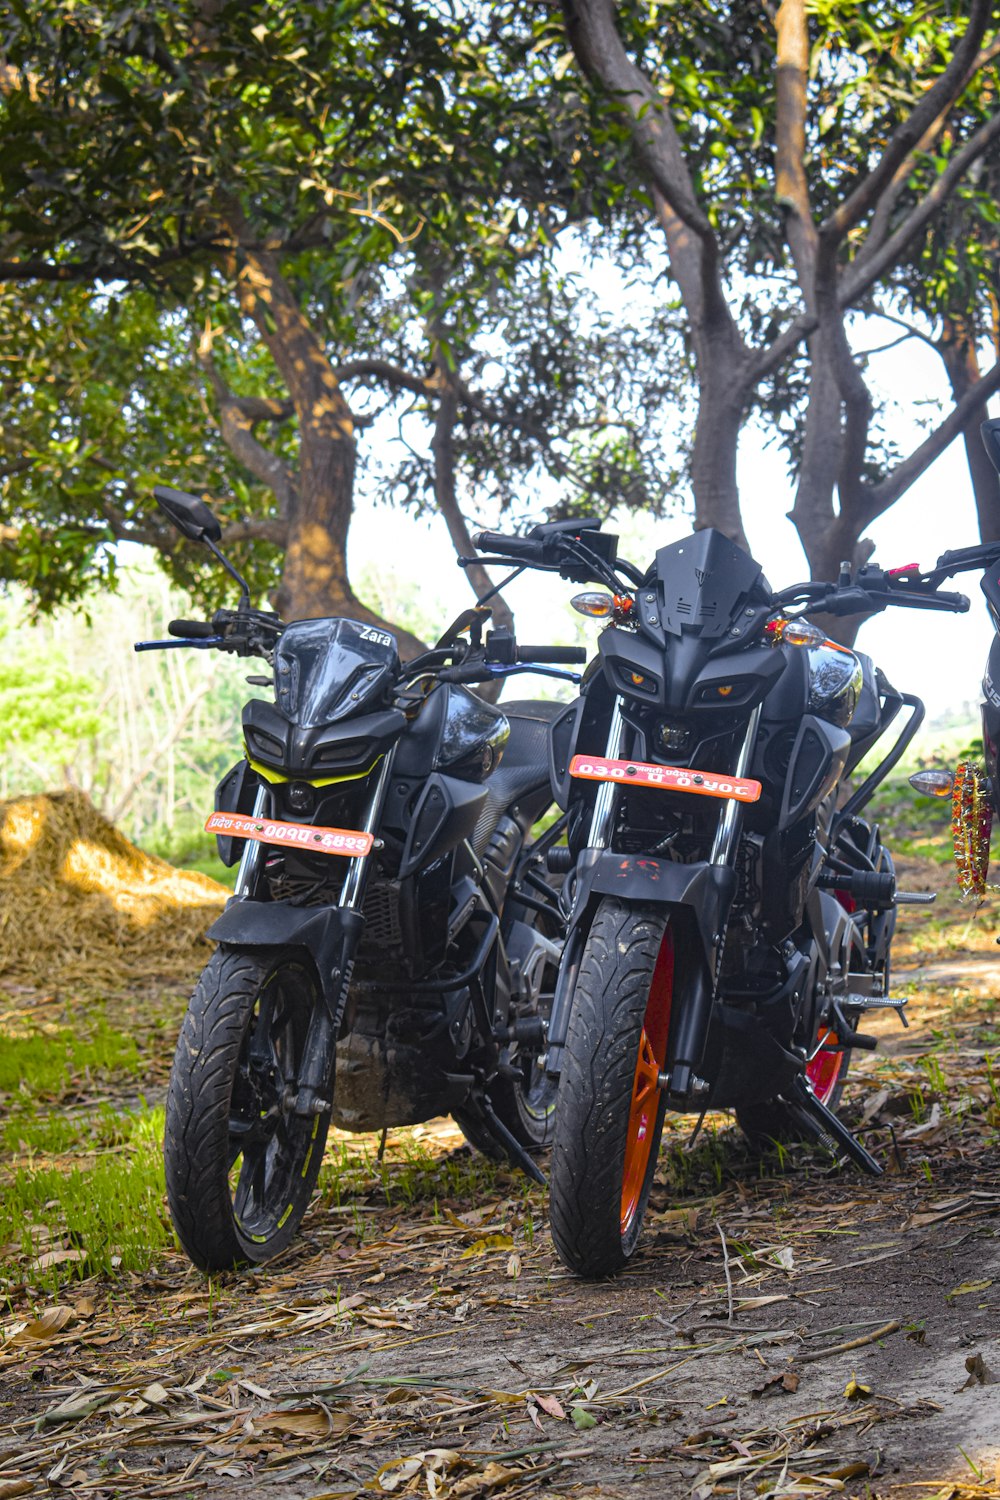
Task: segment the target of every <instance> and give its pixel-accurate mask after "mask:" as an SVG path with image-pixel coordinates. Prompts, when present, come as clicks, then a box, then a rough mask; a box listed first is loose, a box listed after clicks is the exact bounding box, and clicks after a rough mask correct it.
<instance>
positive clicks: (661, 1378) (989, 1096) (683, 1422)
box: [0, 939, 1000, 1500]
mask: <svg viewBox="0 0 1000 1500" xmlns="http://www.w3.org/2000/svg"><path fill="white" fill-rule="evenodd" d="M990 945H991V946H992V939H991V943H990ZM995 952H996V950H995V948H994V949H993V953H994V954H995ZM906 957H907V962H908V966H909V967H908V969H907V964H906V963H904V965H903V967H902V969H901V971H900V973H899V974H898V980H899V982H900V983H905V984H907V985H908V986H909V987H910V989H911V991H912V1005H911V1009H912V1011H913V1024H912V1025H911V1028H910V1030H909V1031H907V1032H902V1031H901V1030H900V1029H899V1026H898V1022H897V1021H896V1020H895V1018H894V1017H893V1016H882V1017H880V1018H879V1019H878V1020H877V1021H876V1022H874V1023H873V1024H872V1027H871V1029H874V1030H879V1031H881V1033H882V1034H883V1036H884V1038H885V1043H886V1047H885V1050H884V1053H883V1055H880V1056H875V1057H872V1056H867V1057H865V1058H864V1060H863V1062H862V1063H861V1065H860V1066H859V1067H858V1070H857V1076H856V1078H855V1080H854V1082H853V1085H852V1090H851V1100H852V1102H851V1105H850V1110H851V1114H852V1117H853V1119H854V1120H855V1122H856V1123H857V1122H861V1121H863V1122H864V1125H865V1138H866V1142H867V1144H868V1146H869V1148H870V1149H872V1150H873V1151H874V1152H875V1154H876V1155H877V1156H878V1157H879V1159H880V1160H882V1161H884V1162H885V1164H886V1166H887V1173H886V1175H885V1176H884V1177H883V1178H881V1179H879V1180H877V1181H872V1180H870V1179H865V1178H862V1177H860V1176H859V1175H858V1174H856V1173H855V1172H853V1171H852V1170H850V1169H846V1170H843V1171H839V1170H837V1169H836V1168H834V1167H832V1166H831V1164H830V1162H829V1160H828V1159H827V1158H825V1157H824V1156H823V1155H822V1154H819V1153H809V1152H807V1151H805V1150H804V1149H799V1148H796V1150H795V1152H794V1154H792V1155H791V1156H788V1157H786V1159H785V1161H784V1163H779V1162H775V1161H773V1160H772V1161H770V1162H768V1163H766V1164H762V1163H761V1162H759V1161H757V1160H755V1159H754V1158H752V1157H751V1156H750V1155H749V1154H748V1152H747V1150H746V1148H745V1147H744V1146H743V1144H742V1143H741V1139H740V1137H739V1136H738V1134H737V1132H736V1131H735V1129H733V1128H732V1127H731V1126H730V1124H729V1122H728V1120H727V1119H726V1118H725V1117H722V1116H720V1117H719V1119H718V1120H717V1121H716V1122H714V1124H713V1123H712V1122H709V1129H708V1130H707V1131H706V1133H704V1134H703V1136H702V1138H701V1139H700V1141H699V1142H697V1143H696V1144H695V1145H694V1147H693V1148H691V1149H686V1148H685V1145H684V1143H685V1141H686V1138H687V1137H686V1131H687V1130H688V1129H689V1128H690V1122H686V1121H680V1122H678V1125H679V1126H683V1127H684V1129H683V1130H681V1129H680V1128H678V1129H677V1130H676V1131H674V1132H673V1133H672V1134H671V1135H670V1136H669V1138H668V1139H667V1144H666V1146H665V1148H664V1151H663V1154H662V1157H661V1169H660V1177H659V1179H658V1185H657V1188H656V1190H655V1193H654V1198H653V1204H652V1212H651V1214H650V1218H649V1223H648V1229H647V1234H646V1236H645V1239H644V1242H643V1246H642V1250H641V1253H640V1254H639V1255H638V1257H637V1259H636V1261H635V1262H634V1264H633V1266H632V1267H631V1268H630V1269H629V1271H628V1272H627V1274H625V1275H623V1276H622V1277H621V1278H619V1279H618V1280H617V1281H614V1282H608V1283H601V1284H597V1285H587V1284H582V1283H580V1282H578V1281H576V1280H574V1279H572V1278H571V1277H570V1276H569V1275H568V1274H567V1273H566V1272H565V1271H564V1270H563V1269H562V1267H561V1265H560V1264H559V1262H558V1261H557V1259H556V1257H555V1255H554V1253H553V1251H552V1249H551V1246H550V1243H549V1239H548V1232H547V1228H546V1225H545V1199H544V1194H543V1193H541V1192H540V1191H538V1190H536V1189H533V1188H531V1187H530V1186H529V1185H528V1184H526V1183H525V1182H524V1180H523V1179H521V1178H519V1177H517V1176H515V1175H512V1174H511V1175H508V1174H507V1173H506V1172H488V1173H483V1172H482V1171H478V1172H477V1169H476V1167H475V1163H474V1162H473V1160H472V1158H471V1157H470V1156H469V1155H468V1153H467V1151H466V1150H465V1149H464V1148H462V1146H461V1137H460V1136H459V1135H458V1134H457V1132H455V1131H454V1129H453V1128H452V1127H451V1126H450V1125H449V1124H447V1123H435V1124H434V1125H432V1126H431V1127H427V1128H425V1129H424V1130H420V1129H418V1130H417V1131H414V1132H399V1134H398V1136H397V1137H393V1138H390V1151H389V1153H388V1156H387V1165H386V1167H385V1168H384V1170H383V1171H382V1172H381V1174H379V1173H378V1171H377V1169H376V1168H375V1167H374V1165H373V1164H371V1163H369V1165H368V1166H367V1167H365V1166H354V1167H351V1168H350V1170H348V1167H347V1166H346V1165H345V1177H344V1182H345V1184H348V1185H349V1184H350V1182H352V1181H353V1182H354V1183H355V1189H354V1190H352V1191H350V1192H347V1191H345V1193H344V1196H343V1198H342V1201H341V1202H340V1204H339V1205H338V1204H337V1203H336V1202H335V1201H333V1202H328V1203H327V1205H326V1206H325V1207H320V1208H315V1209H314V1210H313V1212H312V1213H311V1215H310V1216H309V1218H308V1219H307V1222H306V1232H305V1235H304V1237H303V1240H302V1241H301V1242H300V1244H299V1245H298V1246H297V1247H296V1248H295V1249H294V1250H293V1251H291V1252H289V1254H287V1255H286V1256H285V1257H284V1258H283V1259H282V1260H281V1261H280V1262H277V1263H274V1264H272V1265H271V1266H270V1267H268V1268H267V1269H266V1270H265V1271H263V1272H261V1273H258V1274H256V1275H253V1276H249V1277H246V1278H236V1277H233V1278H224V1279H222V1280H220V1281H219V1282H216V1283H214V1284H213V1285H212V1286H208V1285H207V1284H206V1283H205V1282H204V1281H203V1280H202V1278H201V1277H199V1276H198V1275H197V1274H196V1273H194V1272H193V1271H192V1270H191V1269H190V1268H188V1267H187V1265H186V1262H185V1261H184V1260H183V1259H182V1258H181V1257H180V1256H179V1255H176V1254H173V1253H171V1254H167V1255H165V1256H163V1257H161V1259H160V1260H159V1261H158V1262H157V1268H156V1273H155V1274H147V1275H145V1276H132V1277H122V1278H120V1279H119V1280H118V1281H117V1282H114V1283H112V1282H109V1281H107V1280H99V1279H96V1278H95V1279H93V1280H91V1281H89V1282H84V1283H81V1284H79V1285H78V1286H75V1287H74V1288H73V1289H72V1290H70V1291H67V1292H64V1293H63V1294H62V1296H61V1298H60V1301H59V1302H58V1303H57V1304H55V1305H54V1306H52V1305H49V1306H48V1308H46V1304H45V1303H44V1302H41V1303H39V1302H38V1301H37V1300H36V1299H33V1298H32V1296H31V1293H30V1291H29V1290H28V1289H26V1288H21V1289H20V1290H19V1289H18V1288H13V1289H11V1291H10V1292H9V1294H8V1295H9V1297H10V1299H11V1302H12V1304H13V1308H14V1312H13V1315H12V1316H8V1317H7V1319H6V1322H5V1325H4V1337H5V1342H4V1344H3V1346H2V1349H0V1423H2V1426H0V1500H4V1497H9V1496H14V1495H47V1494H56V1493H62V1494H66V1495H70V1496H80V1497H84V1496H86V1497H92V1500H95V1497H96V1500H101V1497H107V1500H111V1497H116V1496H120V1497H135V1500H140V1497H141V1500H153V1497H158V1496H168V1495H170V1496H173V1495H177V1496H188V1495H192V1496H198V1495H203V1494H204V1495H209V1496H213V1495H227V1496H228V1495H233V1496H235V1495H242V1496H258V1495H260V1496H262V1497H267V1500H279V1497H289V1500H291V1497H295V1500H307V1497H312V1500H319V1497H321V1496H343V1497H348V1496H357V1495H361V1494H366V1495H369V1496H370V1495H372V1494H395V1495H403V1494H405V1495H418V1494H419V1495H421V1496H425V1495H426V1496H429V1497H431V1500H450V1497H454V1500H474V1497H479V1496H483V1497H485V1496H494V1495H496V1496H501V1495H502V1496H505V1497H517V1496H521V1495H524V1496H531V1497H532V1500H534V1497H536V1496H545V1495H572V1496H601V1497H616V1496H620V1497H633V1496H640V1495H642V1496H646V1495H657V1496H666V1497H673V1496H687V1495H694V1496H696V1497H698V1500H706V1497H708V1496H710V1495H732V1496H740V1497H743V1500H751V1497H755V1500H759V1497H763V1496H774V1497H778V1496H791V1495H821V1494H822V1495H826V1494H831V1493H847V1494H851V1495H858V1496H867V1497H881V1500H888V1497H894V1500H902V1497H903V1496H909V1497H914V1496H921V1495H927V1496H933V1497H935V1500H957V1497H960V1496H961V1497H972V1496H977V1497H979V1496H983V1497H985V1496H989V1495H1000V1482H998V1481H1000V1468H998V1465H1000V1319H998V1310H1000V1149H998V1145H997V1141H998V1126H1000V1094H998V1093H997V1092H996V1089H997V1087H998V1085H997V1084H996V1083H995V1082H994V1079H993V1073H992V1065H991V1061H990V1059H991V1056H992V1053H993V1052H994V1051H996V1052H997V1053H998V1054H1000V1010H995V1009H994V1004H995V1001H994V997H996V996H998V995H1000V964H998V962H997V960H996V958H995V957H993V956H992V955H991V954H988V953H985V952H983V953H975V952H972V951H969V950H968V949H965V950H961V951H956V953H955V954H954V956H949V955H944V956H941V955H937V956H935V957H934V959H933V961H932V962H930V963H926V964H925V965H924V966H923V967H920V955H919V954H916V953H914V952H912V951H911V952H910V953H909V954H908V955H907V956H906ZM970 965H973V966H974V967H973V968H971V969H970V968H969V966H970ZM956 993H958V994H960V995H961V996H963V997H965V998H963V999H962V1000H961V1001H956V998H955V996H956ZM998 1071H1000V1070H998ZM346 1150H347V1147H346V1145H345V1151H346ZM334 1155H336V1151H334ZM428 1163H430V1164H429V1165H428ZM352 1173H353V1178H352V1175H351V1174H352ZM358 1187H359V1188H360V1191H358V1190H357V1188H358ZM387 1193H388V1198H389V1201H388V1202H387V1201H386V1195H387ZM334 1197H335V1195H334ZM32 1314H34V1316H32ZM851 1344H853V1345H855V1347H852V1348H846V1349H840V1350H838V1348H837V1346H839V1345H851ZM994 1379H996V1380H997V1383H993V1382H994Z"/></svg>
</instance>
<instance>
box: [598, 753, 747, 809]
mask: <svg viewBox="0 0 1000 1500" xmlns="http://www.w3.org/2000/svg"><path fill="white" fill-rule="evenodd" d="M569 774H570V775H571V776H579V777H581V778H582V779H583V780H584V781H617V782H619V783H620V784H621V785H622V786H658V787H660V788H661V789H662V790H663V791H665V792H692V793H693V794H694V795H695V796H696V797H729V798H731V799H733V800H735V801H736V802H756V801H757V799H758V797H759V796H760V794H761V791H762V790H763V789H762V787H761V784H760V782H759V781H748V780H747V779H746V778H744V777H741V776H717V775H716V774H715V772H714V771H693V770H690V769H689V768H688V767H686V766H651V765H649V764H648V763H647V762H646V761H642V760H605V759H604V758H603V757H600V756H596V755H574V757H573V759H572V760H571V761H570V766H569Z"/></svg>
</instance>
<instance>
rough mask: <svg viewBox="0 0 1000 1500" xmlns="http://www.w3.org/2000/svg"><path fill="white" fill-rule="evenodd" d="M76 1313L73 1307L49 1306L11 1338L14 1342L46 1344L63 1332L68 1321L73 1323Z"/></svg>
mask: <svg viewBox="0 0 1000 1500" xmlns="http://www.w3.org/2000/svg"><path fill="white" fill-rule="evenodd" d="M74 1317H75V1313H74V1311H73V1309H72V1308H71V1307H62V1306H58V1307H47V1308H46V1309H45V1311H44V1312H43V1313H40V1314H39V1316H38V1317H37V1318H33V1319H32V1321H31V1322H30V1323H25V1325H24V1327H23V1328H22V1329H21V1330H20V1332H19V1333H15V1334H14V1336H13V1338H12V1339H11V1340H10V1342H11V1343H12V1344H44V1343H47V1342H48V1341H49V1339H54V1338H55V1337H56V1335H57V1334H59V1333H62V1331H63V1329H64V1328H65V1327H66V1325H67V1323H72V1321H73V1318H74Z"/></svg>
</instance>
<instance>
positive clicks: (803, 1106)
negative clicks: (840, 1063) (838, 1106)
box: [788, 1073, 882, 1177]
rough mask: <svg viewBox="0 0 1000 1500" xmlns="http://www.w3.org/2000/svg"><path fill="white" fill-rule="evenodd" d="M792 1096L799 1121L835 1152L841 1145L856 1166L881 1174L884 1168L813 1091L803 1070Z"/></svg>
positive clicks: (793, 1086)
mask: <svg viewBox="0 0 1000 1500" xmlns="http://www.w3.org/2000/svg"><path fill="white" fill-rule="evenodd" d="M791 1093H792V1097H791V1099H790V1100H789V1101H788V1102H789V1104H790V1105H791V1107H792V1110H793V1112H794V1113H795V1115H796V1116H797V1118H798V1119H799V1122H800V1123H801V1124H803V1125H805V1126H806V1128H807V1129H808V1130H809V1132H810V1134H811V1135H814V1136H816V1137H818V1138H819V1139H820V1140H821V1141H823V1143H824V1144H825V1145H826V1146H827V1147H828V1148H829V1149H830V1150H832V1151H834V1152H836V1148H837V1147H839V1148H840V1149H841V1151H843V1152H844V1154H845V1155H846V1156H849V1157H850V1159H851V1161H853V1163H854V1165H855V1166H856V1167H860V1168H861V1170H862V1171H863V1172H867V1173H868V1174H869V1176H870V1177H881V1176H882V1168H881V1167H880V1166H879V1164H878V1162H877V1161H876V1160H875V1158H874V1156H872V1155H871V1154H870V1152H868V1151H866V1150H865V1148H864V1146H862V1144H861V1142H860V1141H859V1140H858V1138H857V1136H855V1135H853V1134H852V1133H851V1131H850V1130H848V1128H847V1126H846V1125H845V1124H844V1123H843V1121H842V1120H838V1119H837V1116H836V1115H835V1114H834V1113H833V1110H831V1109H827V1107H826V1105H825V1104H823V1103H821V1102H820V1100H819V1099H817V1098H816V1095H815V1094H814V1093H813V1091H812V1087H811V1085H810V1083H809V1080H808V1079H807V1078H806V1076H805V1074H804V1073H800V1074H799V1075H798V1077H797V1078H796V1080H795V1082H794V1083H793V1085H792V1090H791Z"/></svg>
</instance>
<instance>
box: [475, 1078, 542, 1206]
mask: <svg viewBox="0 0 1000 1500" xmlns="http://www.w3.org/2000/svg"><path fill="white" fill-rule="evenodd" d="M482 1109H483V1115H484V1117H485V1119H486V1123H487V1125H488V1126H489V1130H490V1134H491V1135H492V1137H493V1139H494V1140H495V1141H496V1143H497V1145H499V1146H502V1147H503V1148H504V1150H505V1151H506V1153H507V1155H508V1156H509V1157H510V1160H511V1162H512V1163H513V1165H514V1166H515V1167H520V1168H521V1171H522V1172H524V1173H525V1174H526V1175H527V1176H528V1177H530V1178H531V1180H532V1182H537V1183H539V1184H540V1185H541V1186H542V1187H547V1186H548V1183H547V1182H546V1180H545V1176H544V1173H543V1172H542V1171H541V1169H540V1168H539V1166H538V1163H537V1162H535V1161H532V1159H531V1157H530V1156H529V1155H528V1153H527V1151H525V1149H524V1147H523V1146H522V1145H521V1142H520V1141H519V1140H518V1139H517V1137H516V1136H515V1135H512V1134H511V1132H510V1131H509V1130H508V1129H507V1127H506V1125H505V1124H504V1123H503V1121H502V1120H498V1119H497V1116H496V1115H495V1114H494V1112H493V1106H492V1105H491V1104H490V1101H489V1100H488V1099H486V1098H484V1099H483V1101H482Z"/></svg>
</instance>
